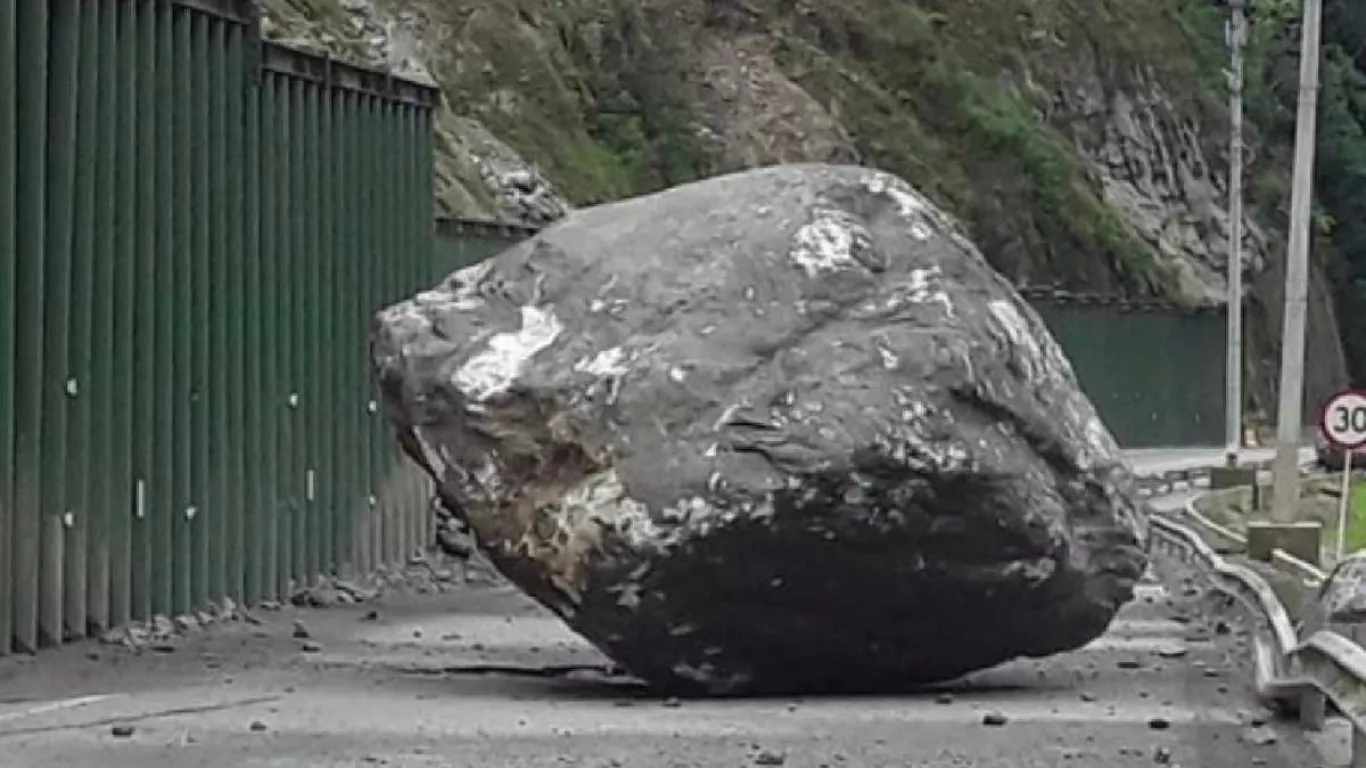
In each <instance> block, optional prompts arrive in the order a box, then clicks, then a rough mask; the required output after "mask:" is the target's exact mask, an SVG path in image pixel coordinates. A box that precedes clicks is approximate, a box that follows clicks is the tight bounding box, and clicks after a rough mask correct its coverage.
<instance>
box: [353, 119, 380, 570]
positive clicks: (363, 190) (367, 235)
mask: <svg viewBox="0 0 1366 768" xmlns="http://www.w3.org/2000/svg"><path fill="white" fill-rule="evenodd" d="M360 112H361V113H360V119H359V121H358V122H359V128H360V135H361V137H362V138H361V141H360V145H361V147H367V146H368V147H373V146H374V145H375V144H374V141H375V131H374V125H375V98H374V97H373V96H370V95H368V94H366V95H363V96H362V97H361V109H360ZM361 152H362V155H361V158H360V163H361V181H360V186H359V188H358V192H359V193H360V195H361V196H362V197H361V208H360V215H359V218H360V223H361V242H362V243H363V244H364V252H363V253H362V254H361V259H362V268H363V269H364V270H365V273H366V280H365V288H366V292H365V294H366V295H365V307H364V311H365V315H364V316H365V317H366V318H367V319H368V318H369V317H370V316H371V314H372V313H373V312H374V311H375V307H376V306H378V305H379V303H380V301H381V300H382V297H383V295H384V282H383V281H384V264H383V260H381V259H379V258H377V254H378V252H379V247H378V236H377V232H376V230H377V228H378V222H377V221H375V216H374V213H373V212H374V210H375V207H376V200H377V196H378V193H379V190H378V189H376V185H375V176H376V173H375V167H376V156H375V153H373V152H364V150H363V149H362V150H361ZM372 379H373V377H369V376H367V377H366V400H367V401H368V402H367V405H369V404H373V403H377V402H379V397H378V394H377V393H376V392H375V388H374V383H373V381H372ZM369 410H370V418H368V419H367V420H366V435H365V442H366V450H367V452H368V453H369V455H370V471H369V473H368V476H367V478H366V480H367V482H368V483H369V491H368V494H369V498H368V499H367V501H368V502H369V507H370V508H369V510H368V511H367V513H366V516H365V533H366V539H365V561H366V566H365V570H366V571H372V570H374V569H375V568H377V567H379V566H380V565H382V564H383V562H384V555H383V550H382V549H381V548H380V546H379V541H380V536H381V535H382V534H383V532H384V527H383V507H382V506H381V505H382V504H383V487H384V485H383V483H384V461H383V455H384V454H383V451H382V449H381V448H380V445H379V417H378V411H377V410H375V409H373V408H371V409H369Z"/></svg>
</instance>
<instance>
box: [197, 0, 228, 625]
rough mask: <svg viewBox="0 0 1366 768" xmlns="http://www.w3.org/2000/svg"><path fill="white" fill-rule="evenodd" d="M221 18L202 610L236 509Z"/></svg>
mask: <svg viewBox="0 0 1366 768" xmlns="http://www.w3.org/2000/svg"><path fill="white" fill-rule="evenodd" d="M224 27H225V24H224V22H223V21H221V20H219V19H214V20H212V21H211V22H209V25H208V29H207V30H206V38H207V39H206V40H204V41H203V42H204V45H205V47H206V48H207V56H206V57H205V63H204V70H205V74H204V75H203V76H202V79H203V81H204V87H205V88H204V89H205V92H206V93H205V97H204V100H205V101H207V102H208V104H207V109H206V110H205V111H206V114H207V115H208V146H207V147H206V150H205V152H204V158H203V160H202V161H201V167H202V172H203V174H204V185H205V196H206V199H205V200H204V201H203V205H204V206H205V207H207V211H206V212H205V213H206V216H205V218H204V220H203V222H201V224H202V226H203V227H204V235H203V247H204V259H205V269H204V276H205V277H204V293H203V294H202V296H203V300H204V301H205V302H206V304H207V306H205V307H203V308H202V311H203V312H204V314H205V316H206V323H205V325H206V326H207V331H208V341H207V344H206V345H205V346H206V349H207V351H206V354H205V357H204V360H203V361H202V365H203V370H202V373H203V375H204V382H205V385H204V391H203V397H205V399H206V400H207V402H206V403H205V404H204V435H203V437H202V438H201V439H202V440H204V442H205V449H204V473H205V482H206V489H205V495H204V498H205V505H204V506H205V515H206V517H205V520H204V524H203V525H201V527H200V530H201V534H202V535H203V536H204V544H203V546H204V548H205V549H206V550H207V552H205V553H204V555H205V558H204V559H205V560H206V561H207V564H206V566H205V570H206V577H205V579H204V595H203V601H202V602H201V603H200V607H201V608H202V607H203V606H204V604H205V603H207V602H209V601H213V602H214V603H218V602H220V601H221V600H222V599H223V597H224V596H225V595H226V594H227V588H226V587H227V556H228V529H229V518H230V517H231V515H232V514H233V513H234V511H235V510H234V509H233V508H232V506H231V505H230V504H229V503H228V483H229V478H230V476H231V474H232V466H231V460H230V458H229V456H230V451H231V448H230V446H229V444H228V437H229V434H230V433H229V428H228V425H227V423H226V420H225V418H224V416H225V415H226V413H227V398H228V396H229V390H228V387H227V379H228V371H227V368H226V362H227V359H228V337H227V330H228V319H227V317H226V315H225V313H226V310H227V308H228V302H230V301H231V289H230V288H229V285H230V278H229V275H228V270H227V268H226V267H227V258H226V254H225V250H226V245H227V240H228V232H227V226H226V220H225V218H224V216H225V215H226V213H227V197H226V195H225V194H224V193H225V191H226V189H227V186H228V176H227V174H228V171H227V169H226V168H225V167H224V161H223V158H224V155H225V152H226V144H227V136H226V133H225V126H226V123H227V115H226V114H225V112H226V110H227V94H226V92H225V86H226V83H225V82H224V68H225V64H226V61H225V60H226V58H227V51H226V43H227V40H226V38H225V32H226V30H225V29H224Z"/></svg>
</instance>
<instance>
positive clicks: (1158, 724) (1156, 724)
mask: <svg viewBox="0 0 1366 768" xmlns="http://www.w3.org/2000/svg"><path fill="white" fill-rule="evenodd" d="M1148 727H1149V728H1151V729H1153V730H1154V731H1165V730H1167V729H1168V728H1170V727H1172V721H1170V720H1168V719H1167V718H1165V717H1154V718H1151V719H1150V720H1148Z"/></svg>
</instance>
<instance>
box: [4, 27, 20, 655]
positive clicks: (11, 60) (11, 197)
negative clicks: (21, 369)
mask: <svg viewBox="0 0 1366 768" xmlns="http://www.w3.org/2000/svg"><path fill="white" fill-rule="evenodd" d="M16 23H17V19H16V6H15V4H14V3H3V4H0V656H4V655H6V654H8V653H10V651H11V650H12V649H13V647H14V581H15V572H14V559H13V553H14V525H15V519H16V518H17V516H18V512H17V510H16V509H15V506H14V422H15V419H16V418H17V416H16V414H15V412H14V380H15V375H16V370H15V362H16V361H15V358H14V352H15V328H16V326H17V325H18V302H19V297H18V293H17V292H16V290H15V288H16V282H17V280H18V272H17V271H16V270H17V265H16V263H15V262H16V258H15V255H16V253H17V252H18V245H17V242H16V239H15V231H14V230H15V223H16V222H15V208H14V206H15V204H16V199H15V189H16V186H17V183H18V179H17V178H16V175H17V170H18V169H17V168H16V160H17V158H18V151H17V147H18V138H17V135H16V133H17V132H16V127H17V125H16V118H17V112H18V109H17V104H16V100H17V98H18V78H17V77H15V74H16V71H17V70H18V63H19V62H18V43H19V41H18V35H17V34H16Z"/></svg>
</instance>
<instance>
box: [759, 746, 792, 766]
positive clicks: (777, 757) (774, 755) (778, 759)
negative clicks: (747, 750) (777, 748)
mask: <svg viewBox="0 0 1366 768" xmlns="http://www.w3.org/2000/svg"><path fill="white" fill-rule="evenodd" d="M786 762H787V756H786V755H783V754H782V753H779V752H771V751H769V750H764V751H762V752H760V753H759V754H757V755H755V756H754V764H755V765H782V764H783V763H786Z"/></svg>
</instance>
